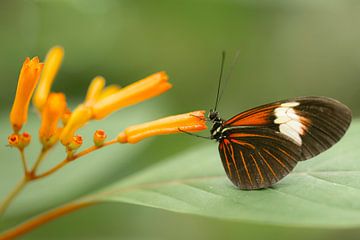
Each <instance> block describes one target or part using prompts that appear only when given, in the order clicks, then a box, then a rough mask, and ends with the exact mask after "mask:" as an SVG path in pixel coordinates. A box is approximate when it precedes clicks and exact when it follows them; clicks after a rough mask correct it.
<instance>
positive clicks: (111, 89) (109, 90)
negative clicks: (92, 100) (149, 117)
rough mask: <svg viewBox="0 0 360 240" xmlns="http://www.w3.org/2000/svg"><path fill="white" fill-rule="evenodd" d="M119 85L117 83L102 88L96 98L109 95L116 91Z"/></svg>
mask: <svg viewBox="0 0 360 240" xmlns="http://www.w3.org/2000/svg"><path fill="white" fill-rule="evenodd" d="M120 89H121V88H120V86H118V85H110V86H107V87H106V88H104V90H102V91H101V93H100V96H99V97H98V99H97V100H100V99H104V98H106V97H108V96H110V95H113V94H114V93H117V92H118V91H119V90H120Z"/></svg>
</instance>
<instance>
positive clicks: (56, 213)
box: [0, 201, 96, 240]
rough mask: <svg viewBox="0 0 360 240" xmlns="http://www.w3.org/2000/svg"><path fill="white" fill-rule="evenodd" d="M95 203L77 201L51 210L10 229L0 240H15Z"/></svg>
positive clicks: (0, 236)
mask: <svg viewBox="0 0 360 240" xmlns="http://www.w3.org/2000/svg"><path fill="white" fill-rule="evenodd" d="M95 203H96V202H94V201H75V202H71V203H68V204H65V205H63V206H61V207H58V208H55V209H53V210H50V211H48V212H45V213H43V214H40V215H38V216H35V217H34V218H32V219H30V220H28V221H26V222H25V223H22V224H20V225H18V226H16V227H15V228H13V229H10V230H8V231H6V232H4V233H2V234H1V235H0V240H6V239H14V238H15V237H19V236H20V235H22V234H25V233H27V232H29V231H31V230H33V229H34V228H36V227H38V226H40V225H42V224H44V223H47V222H49V221H51V220H53V219H55V218H58V217H60V216H63V215H65V214H67V213H70V212H73V211H75V210H77V209H80V208H83V207H86V206H90V205H93V204H95Z"/></svg>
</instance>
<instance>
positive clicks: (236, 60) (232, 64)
mask: <svg viewBox="0 0 360 240" xmlns="http://www.w3.org/2000/svg"><path fill="white" fill-rule="evenodd" d="M239 57H240V50H238V51H236V54H235V57H234V60H233V61H232V63H231V66H230V70H229V73H228V74H227V75H226V77H225V79H224V84H223V87H222V91H221V93H220V96H219V101H220V100H221V97H222V95H223V93H224V90H225V88H226V84H227V83H228V82H229V79H230V77H231V75H232V73H233V72H234V69H235V66H236V65H237V63H238V61H239Z"/></svg>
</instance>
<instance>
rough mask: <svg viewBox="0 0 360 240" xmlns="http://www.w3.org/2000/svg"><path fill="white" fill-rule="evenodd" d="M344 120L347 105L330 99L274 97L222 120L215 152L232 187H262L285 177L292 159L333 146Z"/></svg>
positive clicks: (347, 121)
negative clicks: (269, 101)
mask: <svg viewBox="0 0 360 240" xmlns="http://www.w3.org/2000/svg"><path fill="white" fill-rule="evenodd" d="M350 122H351V111H350V110H349V108H347V107H346V106H345V105H343V104H342V103H340V102H338V101H336V100H334V99H331V98H325V97H300V98H294V99H289V100H284V101H278V102H274V103H270V104H267V105H263V106H260V107H257V108H253V109H250V110H248V111H245V112H243V113H240V114H238V115H236V116H234V117H233V118H231V119H229V120H227V121H225V122H224V123H223V129H222V139H221V140H220V145H219V152H220V156H221V159H222V162H223V165H224V168H225V171H226V173H227V175H228V176H229V178H230V179H231V181H232V182H233V183H234V184H235V185H236V186H238V187H239V188H241V189H259V188H266V187H269V186H271V185H272V184H274V183H275V182H277V181H279V180H280V179H281V178H283V177H284V176H286V175H287V174H288V173H289V172H290V171H291V170H292V169H293V168H294V167H295V165H296V163H297V161H301V160H306V159H309V158H311V157H314V156H316V155H318V154H319V153H321V152H323V151H325V150H326V149H328V148H330V147H331V146H332V145H334V144H335V143H336V142H337V141H339V139H340V138H341V137H342V136H343V135H344V134H345V132H346V130H347V128H348V127H349V125H350Z"/></svg>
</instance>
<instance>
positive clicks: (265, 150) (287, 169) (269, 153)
mask: <svg viewBox="0 0 360 240" xmlns="http://www.w3.org/2000/svg"><path fill="white" fill-rule="evenodd" d="M263 151H264V152H266V153H267V154H268V155H269V156H271V157H272V158H273V159H275V160H276V161H277V162H278V163H279V164H280V165H281V166H282V167H283V168H285V169H286V171H287V172H290V169H289V168H288V167H287V166H286V165H285V164H284V163H283V162H282V161H281V160H280V159H279V158H277V157H276V156H274V154H272V153H271V152H269V150H267V149H265V148H264V149H263Z"/></svg>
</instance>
